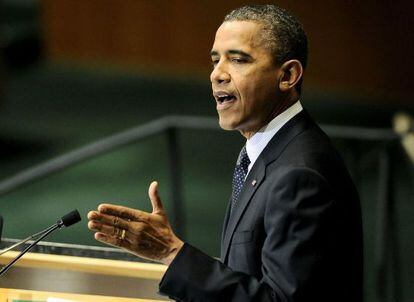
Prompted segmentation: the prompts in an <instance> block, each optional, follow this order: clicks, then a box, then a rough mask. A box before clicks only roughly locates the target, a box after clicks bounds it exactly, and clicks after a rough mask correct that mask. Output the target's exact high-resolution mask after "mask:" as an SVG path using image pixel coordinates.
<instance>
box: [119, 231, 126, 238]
mask: <svg viewBox="0 0 414 302" xmlns="http://www.w3.org/2000/svg"><path fill="white" fill-rule="evenodd" d="M125 233H126V231H125V230H124V229H123V230H122V232H121V237H120V238H119V239H121V240H124V239H125Z"/></svg>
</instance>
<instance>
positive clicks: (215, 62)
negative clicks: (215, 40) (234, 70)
mask: <svg viewBox="0 0 414 302" xmlns="http://www.w3.org/2000/svg"><path fill="white" fill-rule="evenodd" d="M218 62H219V59H211V65H213V66H216V65H217V64H218Z"/></svg>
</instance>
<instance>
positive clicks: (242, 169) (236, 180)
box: [231, 146, 250, 212]
mask: <svg viewBox="0 0 414 302" xmlns="http://www.w3.org/2000/svg"><path fill="white" fill-rule="evenodd" d="M249 164H250V159H249V156H248V155H247V152H246V146H244V147H243V148H242V149H241V151H240V154H239V158H238V159H237V163H236V167H235V168H234V174H233V192H232V195H231V212H232V211H233V209H234V207H235V206H236V203H237V200H238V198H239V194H240V192H241V190H242V188H243V183H244V179H245V178H246V175H247V170H248V167H249Z"/></svg>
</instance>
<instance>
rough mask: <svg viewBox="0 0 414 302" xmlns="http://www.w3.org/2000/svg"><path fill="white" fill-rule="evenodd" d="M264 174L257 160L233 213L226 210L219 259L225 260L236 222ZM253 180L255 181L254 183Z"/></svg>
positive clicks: (263, 169) (262, 166)
mask: <svg viewBox="0 0 414 302" xmlns="http://www.w3.org/2000/svg"><path fill="white" fill-rule="evenodd" d="M264 176H265V167H264V165H263V163H262V162H261V161H259V160H257V161H256V163H255V164H254V167H253V168H252V170H251V171H250V173H249V175H248V176H247V178H246V181H245V182H244V185H243V188H242V190H241V192H240V195H239V200H238V201H237V205H236V206H235V207H234V209H233V211H234V213H232V214H231V215H229V212H230V211H229V210H228V213H227V215H226V217H228V222H227V227H226V229H225V231H224V233H223V237H222V238H223V241H222V244H221V260H222V261H223V262H224V261H225V260H226V256H227V253H228V250H229V246H230V242H231V238H232V237H233V233H234V230H235V229H236V226H237V223H238V222H239V220H240V218H241V217H242V215H243V212H244V210H245V209H246V207H247V205H248V204H249V202H250V200H251V198H252V197H253V195H254V193H255V192H256V190H257V188H258V187H259V186H260V184H261V183H262V181H263V179H264ZM253 181H255V182H254V184H253Z"/></svg>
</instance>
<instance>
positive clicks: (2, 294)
mask: <svg viewBox="0 0 414 302" xmlns="http://www.w3.org/2000/svg"><path fill="white" fill-rule="evenodd" d="M23 301H24V302H31V301H33V302H115V301H116V302H157V301H159V300H149V299H130V298H119V297H108V296H96V295H79V294H64V293H56V292H41V291H30V290H21V289H20V290H19V289H5V288H0V302H23Z"/></svg>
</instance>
